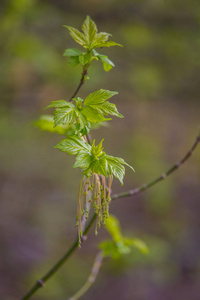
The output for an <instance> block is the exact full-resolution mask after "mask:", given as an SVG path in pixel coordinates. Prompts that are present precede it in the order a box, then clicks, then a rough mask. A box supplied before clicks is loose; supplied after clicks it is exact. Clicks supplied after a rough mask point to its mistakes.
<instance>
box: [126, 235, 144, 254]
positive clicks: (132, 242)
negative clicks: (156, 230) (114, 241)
mask: <svg viewBox="0 0 200 300" xmlns="http://www.w3.org/2000/svg"><path fill="white" fill-rule="evenodd" d="M123 240H124V243H125V244H126V245H127V246H133V247H135V248H137V249H138V250H140V251H141V252H142V253H143V254H147V253H149V248H148V246H147V245H146V243H145V242H144V241H142V240H140V239H136V238H124V239H123Z"/></svg>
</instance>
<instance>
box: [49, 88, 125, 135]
mask: <svg viewBox="0 0 200 300" xmlns="http://www.w3.org/2000/svg"><path fill="white" fill-rule="evenodd" d="M116 94H118V93H117V92H112V91H109V90H104V89H100V90H98V91H96V92H94V93H91V94H89V95H88V96H87V97H86V98H85V100H83V99H82V98H80V97H77V98H73V100H74V103H71V102H67V101H65V100H57V101H52V102H51V104H50V105H48V106H47V107H46V108H50V107H54V108H55V111H54V127H56V126H58V125H61V124H67V125H68V126H69V125H73V124H76V131H77V132H80V133H81V135H85V134H87V133H89V131H90V129H91V123H98V122H104V121H108V120H111V118H106V117H107V116H108V115H112V116H116V117H119V118H123V116H122V115H121V114H120V113H119V112H118V110H117V108H116V105H115V104H113V103H110V102H109V101H108V99H110V98H111V97H112V96H114V95H116Z"/></svg>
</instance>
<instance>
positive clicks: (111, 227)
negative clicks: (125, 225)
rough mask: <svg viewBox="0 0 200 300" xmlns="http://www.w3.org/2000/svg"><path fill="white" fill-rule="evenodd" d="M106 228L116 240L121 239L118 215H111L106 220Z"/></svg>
mask: <svg viewBox="0 0 200 300" xmlns="http://www.w3.org/2000/svg"><path fill="white" fill-rule="evenodd" d="M105 228H106V230H107V231H108V232H109V233H110V235H111V236H112V238H113V240H114V241H115V242H119V241H121V239H122V234H121V228H120V224H119V221H118V219H117V218H116V217H114V216H113V215H110V216H109V218H108V219H107V220H106V224H105Z"/></svg>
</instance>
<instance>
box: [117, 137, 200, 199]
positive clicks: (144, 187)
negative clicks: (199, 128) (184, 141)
mask: <svg viewBox="0 0 200 300" xmlns="http://www.w3.org/2000/svg"><path fill="white" fill-rule="evenodd" d="M199 142H200V134H199V135H198V136H197V138H196V140H195V142H194V144H193V146H192V147H191V149H190V150H189V151H188V152H187V153H186V155H185V156H184V157H183V158H182V159H181V160H180V161H178V162H177V163H175V164H174V165H173V166H172V167H171V168H170V169H169V170H168V171H167V172H165V173H163V174H162V175H161V176H160V177H158V178H156V179H155V180H153V181H151V182H149V183H148V184H143V185H141V186H140V187H137V188H135V189H133V190H130V191H127V192H124V193H120V194H115V195H113V196H112V200H116V199H119V198H124V197H130V196H135V195H137V194H139V193H141V192H143V191H145V190H147V189H148V188H150V187H152V186H154V185H155V184H157V183H159V182H160V181H162V180H164V179H165V178H166V177H167V176H169V175H171V174H172V173H173V172H174V171H176V170H177V169H178V168H179V167H180V166H181V165H182V164H183V163H184V162H185V161H186V160H187V159H188V158H189V157H190V156H191V155H192V153H193V152H194V150H195V149H196V147H197V145H198V143H199Z"/></svg>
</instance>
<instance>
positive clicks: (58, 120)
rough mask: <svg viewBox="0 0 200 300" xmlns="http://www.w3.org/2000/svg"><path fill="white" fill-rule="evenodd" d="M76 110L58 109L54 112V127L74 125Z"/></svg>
mask: <svg viewBox="0 0 200 300" xmlns="http://www.w3.org/2000/svg"><path fill="white" fill-rule="evenodd" d="M75 111H76V108H75V107H74V108H73V107H66V108H56V109H55V111H54V120H55V123H54V127H56V126H57V125H59V124H73V123H75V122H76V113H75Z"/></svg>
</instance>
